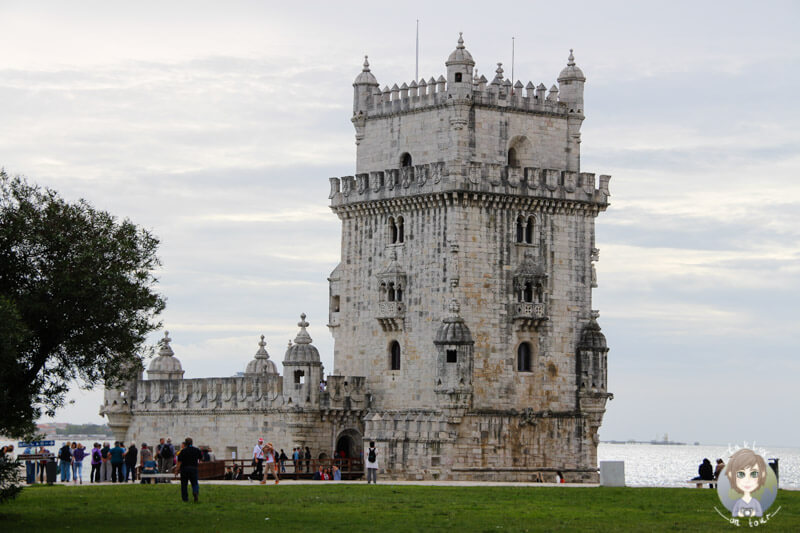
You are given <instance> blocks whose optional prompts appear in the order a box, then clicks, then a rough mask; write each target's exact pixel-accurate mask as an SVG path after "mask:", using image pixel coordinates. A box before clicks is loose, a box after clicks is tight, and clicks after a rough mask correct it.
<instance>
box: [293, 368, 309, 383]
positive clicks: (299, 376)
mask: <svg viewBox="0 0 800 533" xmlns="http://www.w3.org/2000/svg"><path fill="white" fill-rule="evenodd" d="M305 376H306V373H305V372H303V371H302V370H295V371H294V382H295V383H296V384H298V385H302V384H303V383H305V381H306V378H305Z"/></svg>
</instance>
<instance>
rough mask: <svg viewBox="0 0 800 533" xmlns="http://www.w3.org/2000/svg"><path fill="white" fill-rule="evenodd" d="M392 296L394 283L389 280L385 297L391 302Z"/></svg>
mask: <svg viewBox="0 0 800 533" xmlns="http://www.w3.org/2000/svg"><path fill="white" fill-rule="evenodd" d="M394 297H395V290H394V283H392V282H389V292H388V294H387V298H386V299H387V300H388V301H390V302H393V301H394Z"/></svg>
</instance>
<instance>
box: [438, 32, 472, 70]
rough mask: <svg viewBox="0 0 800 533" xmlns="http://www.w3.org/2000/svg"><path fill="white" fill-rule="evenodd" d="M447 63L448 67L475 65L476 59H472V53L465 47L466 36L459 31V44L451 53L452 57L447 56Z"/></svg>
mask: <svg viewBox="0 0 800 533" xmlns="http://www.w3.org/2000/svg"><path fill="white" fill-rule="evenodd" d="M445 65H446V66H448V67H449V66H450V65H469V66H470V67H474V66H475V60H474V59H472V54H470V53H469V52H468V51H467V49H466V48H464V38H463V37H462V36H461V32H459V33H458V46H456V49H455V50H453V52H452V53H451V54H450V57H448V58H447V62H445Z"/></svg>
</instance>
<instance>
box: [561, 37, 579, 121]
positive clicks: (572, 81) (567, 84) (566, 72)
mask: <svg viewBox="0 0 800 533" xmlns="http://www.w3.org/2000/svg"><path fill="white" fill-rule="evenodd" d="M585 83H586V76H584V75H583V71H582V70H581V69H580V68H579V67H578V66H577V65H575V56H574V55H573V54H572V49H570V51H569V58H568V59H567V66H566V67H564V69H563V70H562V71H561V74H559V75H558V94H559V98H560V100H561V101H562V102H565V103H566V104H567V106H568V107H569V112H570V113H577V114H581V115H582V114H583V86H584V84H585Z"/></svg>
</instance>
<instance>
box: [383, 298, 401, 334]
mask: <svg viewBox="0 0 800 533" xmlns="http://www.w3.org/2000/svg"><path fill="white" fill-rule="evenodd" d="M405 316H406V306H405V304H404V303H403V302H378V314H377V316H376V317H375V318H377V319H378V323H380V325H381V327H382V328H383V331H400V330H401V329H403V318H404V317H405Z"/></svg>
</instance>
